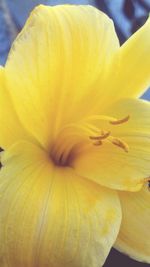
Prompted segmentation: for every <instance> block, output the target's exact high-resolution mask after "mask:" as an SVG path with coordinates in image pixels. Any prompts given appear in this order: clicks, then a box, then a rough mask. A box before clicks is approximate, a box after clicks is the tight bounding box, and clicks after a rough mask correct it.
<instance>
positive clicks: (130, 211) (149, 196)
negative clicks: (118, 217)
mask: <svg viewBox="0 0 150 267" xmlns="http://www.w3.org/2000/svg"><path fill="white" fill-rule="evenodd" d="M119 196H120V200H121V206H122V212H123V219H122V225H121V229H120V233H119V236H118V238H117V242H116V244H115V247H116V248H117V249H118V250H119V251H121V252H123V253H125V254H127V255H129V256H130V257H131V258H134V259H135V260H138V261H144V262H147V263H150V231H149V226H150V192H149V190H148V184H145V185H144V187H143V189H142V190H141V191H140V192H137V193H128V192H127V193H125V192H121V193H120V194H119Z"/></svg>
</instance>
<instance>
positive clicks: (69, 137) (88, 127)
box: [51, 115, 130, 166]
mask: <svg viewBox="0 0 150 267" xmlns="http://www.w3.org/2000/svg"><path fill="white" fill-rule="evenodd" d="M129 118H130V117H129V116H126V117H125V118H122V119H117V118H114V117H109V116H101V115H97V116H91V117H88V118H86V119H84V120H82V121H79V122H77V123H71V124H68V125H66V126H65V127H64V128H63V129H62V130H61V131H60V132H59V134H58V136H57V138H56V140H55V142H54V144H53V147H52V150H51V157H52V159H53V161H54V163H55V164H56V165H59V166H69V165H70V162H71V160H72V158H73V155H74V154H75V152H77V151H78V152H79V151H82V149H83V148H85V147H86V149H87V148H88V147H89V148H90V147H91V145H92V146H93V145H94V146H101V145H103V144H104V143H105V142H110V143H111V144H113V145H115V146H116V147H118V148H120V149H122V150H123V151H124V152H128V151H129V146H128V144H127V143H125V142H124V141H123V140H122V139H120V138H118V137H114V136H113V135H112V134H111V131H110V130H104V128H105V127H109V125H111V126H117V125H120V124H123V123H126V122H128V120H129ZM97 125H98V126H97ZM104 125H105V126H104ZM111 128H112V127H111Z"/></svg>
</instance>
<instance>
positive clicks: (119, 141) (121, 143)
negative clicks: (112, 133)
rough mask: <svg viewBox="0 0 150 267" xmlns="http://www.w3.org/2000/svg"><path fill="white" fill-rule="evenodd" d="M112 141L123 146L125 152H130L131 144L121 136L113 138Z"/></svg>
mask: <svg viewBox="0 0 150 267" xmlns="http://www.w3.org/2000/svg"><path fill="white" fill-rule="evenodd" d="M110 141H111V143H112V144H113V145H115V146H118V147H120V148H122V149H123V150H124V151H125V152H129V146H128V144H126V143H125V142H124V141H122V140H121V139H119V138H112V139H111V140H110Z"/></svg>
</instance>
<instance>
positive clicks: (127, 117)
mask: <svg viewBox="0 0 150 267" xmlns="http://www.w3.org/2000/svg"><path fill="white" fill-rule="evenodd" d="M129 119H130V116H129V115H128V116H126V117H125V118H123V119H120V120H112V121H109V123H110V124H113V125H118V124H122V123H125V122H127V121H128V120H129Z"/></svg>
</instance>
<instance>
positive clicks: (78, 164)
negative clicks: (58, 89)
mask: <svg viewBox="0 0 150 267" xmlns="http://www.w3.org/2000/svg"><path fill="white" fill-rule="evenodd" d="M106 114H107V115H109V116H110V115H111V116H112V117H116V118H124V117H126V116H128V115H129V120H128V121H127V122H126V123H123V124H118V125H112V124H110V123H107V124H106V123H103V124H99V125H98V127H99V128H100V129H103V130H106V131H107V130H109V131H110V133H111V136H113V137H114V138H115V140H117V139H118V140H122V142H123V143H122V144H125V145H126V146H127V148H128V152H126V151H125V149H122V148H123V147H121V146H119V145H115V144H113V143H112V141H111V140H109V138H108V140H107V139H106V141H103V140H102V141H103V142H102V145H100V146H94V145H91V146H90V147H89V146H88V147H87V148H85V149H82V150H81V151H79V152H78V153H76V156H75V157H74V160H73V162H72V163H71V165H72V167H73V168H74V169H75V170H76V172H77V173H78V174H79V175H82V176H84V177H87V178H89V179H92V180H93V181H96V182H97V183H99V184H101V185H104V186H107V187H110V188H115V189H119V190H129V191H136V190H139V189H140V188H141V187H142V184H143V182H144V179H145V178H147V177H148V176H149V173H150V167H149V166H150V119H149V118H150V103H149V102H146V101H142V100H136V99H128V100H122V101H119V102H118V103H116V104H115V105H113V106H112V107H111V108H110V110H109V111H107V113H106Z"/></svg>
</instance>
